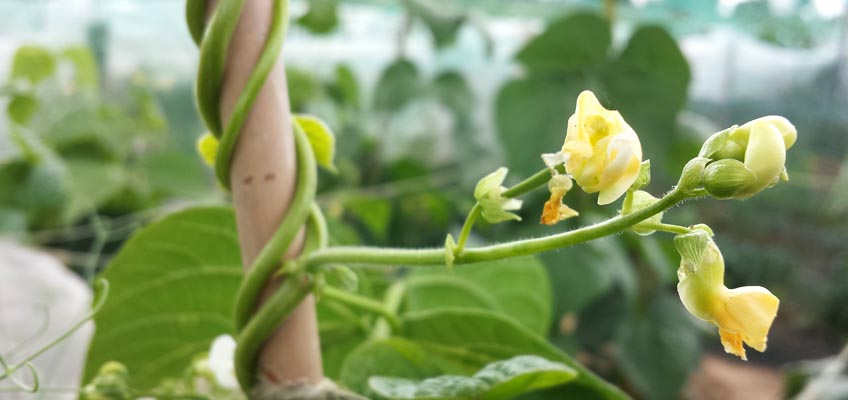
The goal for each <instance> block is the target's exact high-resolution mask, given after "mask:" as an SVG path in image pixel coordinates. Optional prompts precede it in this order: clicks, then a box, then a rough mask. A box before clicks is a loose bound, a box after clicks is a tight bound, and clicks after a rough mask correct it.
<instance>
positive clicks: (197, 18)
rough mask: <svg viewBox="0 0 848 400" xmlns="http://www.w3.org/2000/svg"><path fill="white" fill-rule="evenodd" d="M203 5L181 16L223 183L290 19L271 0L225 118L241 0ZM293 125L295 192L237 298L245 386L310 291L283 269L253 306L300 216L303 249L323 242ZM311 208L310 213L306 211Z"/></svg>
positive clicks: (239, 371) (305, 152)
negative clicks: (227, 71)
mask: <svg viewBox="0 0 848 400" xmlns="http://www.w3.org/2000/svg"><path fill="white" fill-rule="evenodd" d="M208 6H209V0H188V2H187V3H186V19H187V23H188V26H189V31H190V32H191V35H192V38H193V39H194V41H195V43H197V44H198V45H199V46H200V66H199V71H198V76H197V93H196V95H197V104H198V109H199V110H200V114H201V116H202V118H203V121H204V122H205V124H206V126H207V128H208V129H209V130H210V132H211V133H212V134H213V135H214V136H215V137H216V138H218V140H219V148H218V153H217V156H216V162H215V174H216V176H217V178H218V181H219V183H220V184H221V185H222V186H223V187H224V188H227V189H229V188H230V181H231V179H230V172H231V167H232V166H231V161H232V157H233V151H234V148H235V144H236V142H237V139H238V137H239V134H240V133H241V131H242V128H243V127H244V124H245V122H246V120H247V117H248V115H249V114H250V111H251V110H252V108H253V105H254V103H255V100H256V98H257V97H258V95H259V92H260V90H261V89H262V87H263V85H264V84H265V82H266V80H267V79H268V77H269V74H270V72H271V70H272V68H273V67H274V65H275V64H276V62H277V60H278V58H279V56H280V52H281V50H282V44H283V40H284V38H285V32H286V28H287V24H288V1H287V0H273V2H272V7H273V8H272V15H271V22H270V28H269V29H268V31H267V37H266V39H265V44H264V48H263V50H262V52H261V54H260V56H259V59H258V61H257V62H256V64H255V65H254V67H253V70H252V71H251V72H250V75H249V77H248V79H247V82H246V84H245V86H244V88H243V90H242V92H241V93H240V94H239V96H238V99H237V101H236V103H235V106H234V108H233V110H232V113H231V114H230V119H229V121H228V122H227V123H226V124H224V123H223V119H222V118H223V117H222V115H221V111H220V109H219V105H220V104H221V93H222V90H223V79H224V68H225V63H226V57H227V53H228V49H229V46H230V43H231V41H232V38H233V35H234V33H235V30H236V26H237V25H238V22H239V18H240V16H241V13H242V10H243V8H244V6H245V0H220V1H219V2H218V4H217V5H216V7H215V9H214V12H213V13H212V17H211V18H210V20H209V22H208V24H207V23H206V11H207V9H208ZM293 128H294V138H295V149H296V150H295V154H296V156H297V176H296V179H297V185H296V188H295V193H294V198H293V199H292V202H291V206H290V208H289V210H288V211H287V213H286V216H285V218H284V219H283V221H282V222H281V224H280V225H279V227H278V228H277V229H276V230H275V231H274V233H273V234H272V236H271V238H270V239H269V240H268V242H267V243H266V245H265V246H264V247H263V248H262V250H261V251H260V253H259V255H258V256H257V257H256V258H255V259H254V261H253V262H252V263H251V267H250V268H249V269H248V270H247V273H246V276H245V279H244V281H243V283H242V286H241V288H240V290H239V293H238V296H237V299H236V312H235V322H236V329H237V331H238V346H237V348H236V354H235V369H236V376H237V378H238V381H239V384H240V385H241V387H242V388H243V389H244V390H245V391H246V392H248V393H249V392H250V391H251V390H252V388H253V387H254V385H255V384H256V382H257V360H258V354H259V351H260V349H261V348H262V345H263V343H265V341H266V340H267V339H268V338H269V337H270V336H271V335H272V334H274V332H275V331H276V329H277V327H278V326H279V325H280V324H281V323H282V321H283V320H284V319H285V318H286V317H287V316H288V315H289V314H291V312H292V311H293V310H294V309H295V307H296V306H297V305H298V304H300V302H301V301H302V300H303V299H304V298H305V297H306V296H307V295H309V294H310V293H311V292H312V289H313V287H314V285H315V284H314V281H313V279H312V277H311V276H309V275H300V276H289V277H288V278H287V279H285V280H284V281H283V283H282V286H281V287H280V288H278V289H277V290H276V291H275V292H274V293H273V294H272V295H271V296H270V298H269V299H267V301H265V302H264V303H263V304H262V305H261V306H260V307H258V309H256V305H257V304H258V301H259V297H260V294H261V292H262V290H263V288H265V286H266V283H267V282H268V281H269V280H270V279H271V278H272V277H273V276H274V273H275V271H276V270H277V266H278V265H279V262H280V259H281V258H282V256H283V254H284V253H285V251H286V250H287V249H288V248H289V247H290V246H291V245H292V243H293V242H294V240H295V238H296V237H297V235H298V232H299V231H300V230H301V227H303V225H304V223H307V222H309V223H308V225H310V227H311V228H312V229H308V232H307V235H306V236H307V238H306V245H305V247H306V248H305V251H310V250H314V249H315V248H317V247H320V246H322V245H325V244H326V239H325V236H326V235H325V233H324V231H323V230H322V229H323V228H320V229H316V226H323V219H322V218H321V217H320V215H317V213H318V212H317V208H315V207H313V203H314V199H315V188H316V179H317V178H316V174H317V172H316V164H315V158H314V155H313V154H312V151H311V147H310V144H309V141H308V139H307V138H306V134H305V133H304V132H303V130H302V129H300V127H299V126H298V125H297V124H296V123H293ZM269 200H271V201H273V200H272V199H269ZM310 215H311V216H312V218H309V217H310ZM308 219H309V220H308ZM316 232H317V234H316Z"/></svg>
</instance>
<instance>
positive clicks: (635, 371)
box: [617, 295, 700, 400]
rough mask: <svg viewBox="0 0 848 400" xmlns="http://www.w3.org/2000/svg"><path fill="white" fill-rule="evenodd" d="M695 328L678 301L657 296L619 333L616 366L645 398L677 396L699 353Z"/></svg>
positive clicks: (696, 361) (675, 397)
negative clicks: (617, 362)
mask: <svg viewBox="0 0 848 400" xmlns="http://www.w3.org/2000/svg"><path fill="white" fill-rule="evenodd" d="M698 337H699V335H698V330H697V327H696V326H695V324H694V323H693V322H692V319H691V317H690V316H689V314H688V313H687V312H686V311H685V310H684V309H683V306H682V305H681V304H680V302H679V301H678V300H677V299H676V298H673V297H671V296H667V295H660V296H657V297H655V298H654V299H653V300H652V301H651V302H650V303H649V304H648V309H647V312H645V313H644V314H635V315H632V316H631V318H630V320H629V321H627V323H625V325H624V327H623V329H622V330H621V331H620V332H619V337H618V339H617V348H618V349H619V365H621V368H622V370H623V371H624V373H625V375H626V376H627V377H628V378H629V379H630V380H631V381H632V382H633V384H634V385H635V386H636V388H637V389H639V391H640V392H642V394H643V395H644V396H645V398H649V399H657V400H663V399H677V398H679V397H680V389H681V388H682V387H683V384H684V383H686V378H687V377H688V376H689V373H690V372H692V370H694V369H695V367H696V366H697V364H698V359H699V356H700V344H699V340H698Z"/></svg>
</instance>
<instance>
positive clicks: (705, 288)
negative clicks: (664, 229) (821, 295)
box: [674, 227, 780, 360]
mask: <svg viewBox="0 0 848 400" xmlns="http://www.w3.org/2000/svg"><path fill="white" fill-rule="evenodd" d="M707 229H708V228H705V229H698V227H695V229H693V230H692V232H691V233H687V234H684V235H679V236H677V237H676V238H675V239H674V244H675V247H677V251H678V252H679V253H680V256H681V260H680V268H679V269H678V270H677V276H678V278H680V283H678V285H677V291H678V293H679V294H680V299H681V300H682V301H683V305H684V306H685V307H686V309H687V310H689V312H690V313H692V315H694V316H696V317H698V318H700V319H702V320H704V321H707V322H710V323H712V324H713V325H715V326H717V327H718V332H719V335H720V336H721V343H722V345H724V351H726V352H728V353H731V354H735V355H737V356H739V357H740V358H742V359H743V360H747V357H746V356H745V348H744V347H743V343H744V344H746V345H748V346H749V347H751V348H754V349H755V350H757V351H760V352H763V351H765V350H766V341H767V336H768V331H769V328H771V324H772V322H773V321H774V318H775V316H777V308H778V305H779V303H780V301H779V300H778V298H777V297H775V296H774V295H773V294H771V292H769V291H768V289H766V288H763V287H760V286H745V287H740V288H736V289H728V288H727V287H726V286H724V259H723V258H722V256H721V252H720V251H719V249H718V247H717V246H716V245H715V242H713V240H712V238H711V237H710V236H711V233H710V232H708V230H707Z"/></svg>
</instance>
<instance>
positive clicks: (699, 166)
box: [677, 157, 710, 193]
mask: <svg viewBox="0 0 848 400" xmlns="http://www.w3.org/2000/svg"><path fill="white" fill-rule="evenodd" d="M709 162H710V159H708V158H704V157H695V158H693V159H691V160H689V162H688V163H686V165H685V166H684V167H683V172H681V173H680V180H679V181H678V182H677V188H678V189H679V190H681V191H682V192H683V193H690V192H692V191H693V190H695V189H699V188H701V186H702V185H701V179H702V177H703V175H704V168H705V167H706V165H707V163H709Z"/></svg>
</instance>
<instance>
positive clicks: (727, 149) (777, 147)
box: [679, 116, 798, 199]
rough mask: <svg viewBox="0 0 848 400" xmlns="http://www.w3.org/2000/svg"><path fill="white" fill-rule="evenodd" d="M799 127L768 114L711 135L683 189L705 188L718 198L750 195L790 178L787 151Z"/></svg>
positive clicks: (686, 175)
mask: <svg viewBox="0 0 848 400" xmlns="http://www.w3.org/2000/svg"><path fill="white" fill-rule="evenodd" d="M797 135H798V133H797V131H796V130H795V126H793V125H792V123H790V122H789V121H788V120H787V119H786V118H783V117H780V116H767V117H762V118H757V119H755V120H753V121H750V122H748V123H746V124H744V125H742V126H732V127H730V128H728V129H725V130H723V131H720V132H717V133H715V134H713V135H712V136H710V138H709V139H707V141H706V142H705V143H704V146H703V147H702V148H701V152H700V153H699V154H698V157H697V158H695V159H693V160H692V161H690V162H689V164H688V165H687V166H686V168H685V169H684V173H683V176H682V177H681V181H680V183H679V186H680V187H681V188H682V189H683V190H692V189H696V188H699V187H701V188H703V189H705V190H706V191H707V193H708V194H709V195H710V196H713V197H715V198H718V199H746V198H748V197H751V196H753V195H755V194H757V193H759V192H761V191H762V190H764V189H766V188H769V187H771V186H774V185H775V184H776V183H777V182H778V181H779V180H780V179H782V180H788V179H789V176H788V175H787V173H786V168H785V166H784V164H785V163H786V151H787V150H789V148H791V147H792V145H794V144H795V139H796V138H797Z"/></svg>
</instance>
